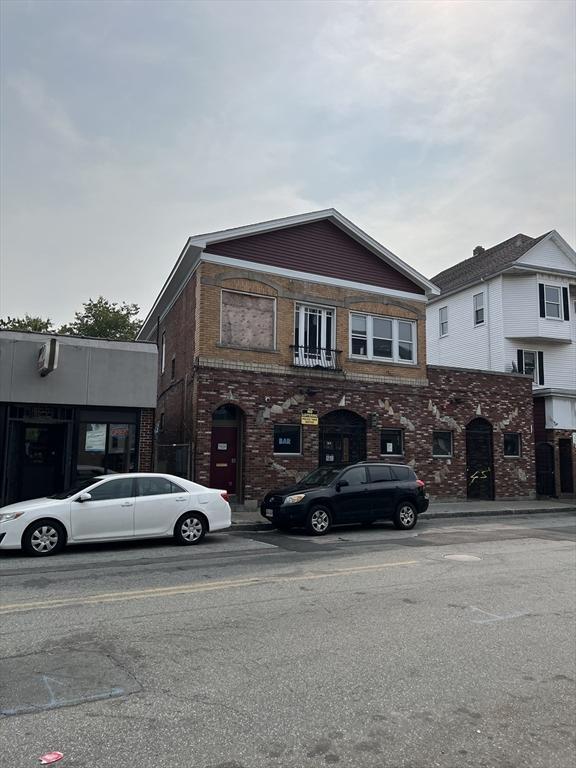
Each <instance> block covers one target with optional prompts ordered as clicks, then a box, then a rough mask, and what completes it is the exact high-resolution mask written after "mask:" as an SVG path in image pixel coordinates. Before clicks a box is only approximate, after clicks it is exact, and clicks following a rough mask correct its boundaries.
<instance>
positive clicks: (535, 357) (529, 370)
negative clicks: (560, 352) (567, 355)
mask: <svg viewBox="0 0 576 768" xmlns="http://www.w3.org/2000/svg"><path fill="white" fill-rule="evenodd" d="M516 354H517V365H518V372H519V373H525V374H527V375H528V376H532V378H533V379H534V383H535V384H540V385H543V384H544V352H534V351H533V350H531V349H518V350H517V351H516Z"/></svg>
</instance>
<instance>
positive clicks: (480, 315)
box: [473, 293, 484, 325]
mask: <svg viewBox="0 0 576 768" xmlns="http://www.w3.org/2000/svg"><path fill="white" fill-rule="evenodd" d="M473 301H474V325H483V324H484V294H483V293H477V294H476V295H475V296H474V297H473Z"/></svg>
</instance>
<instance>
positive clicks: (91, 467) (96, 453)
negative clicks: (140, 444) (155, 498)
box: [76, 422, 136, 479]
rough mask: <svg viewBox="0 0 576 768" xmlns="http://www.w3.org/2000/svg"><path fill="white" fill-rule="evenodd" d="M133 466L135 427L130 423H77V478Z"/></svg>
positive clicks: (133, 468) (130, 470)
mask: <svg viewBox="0 0 576 768" xmlns="http://www.w3.org/2000/svg"><path fill="white" fill-rule="evenodd" d="M135 469H136V428H135V426H134V424H104V423H94V422H89V423H86V424H83V423H82V424H80V431H79V436H78V460H77V464H76V476H77V478H78V479H84V478H89V477H95V476H96V475H103V474H112V473H117V472H133V471H135Z"/></svg>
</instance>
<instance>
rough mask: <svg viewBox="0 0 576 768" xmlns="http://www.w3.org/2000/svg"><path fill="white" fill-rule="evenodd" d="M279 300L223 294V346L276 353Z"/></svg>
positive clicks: (245, 294)
mask: <svg viewBox="0 0 576 768" xmlns="http://www.w3.org/2000/svg"><path fill="white" fill-rule="evenodd" d="M275 340H276V299H274V298H271V297H270V296H260V295H257V294H252V293H239V292H237V291H225V290H223V291H222V299H221V313H220V342H221V343H222V344H224V345H225V346H228V347H242V348H245V349H262V350H273V349H274V348H275V346H276V344H275Z"/></svg>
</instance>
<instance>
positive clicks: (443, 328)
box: [438, 307, 448, 336]
mask: <svg viewBox="0 0 576 768" xmlns="http://www.w3.org/2000/svg"><path fill="white" fill-rule="evenodd" d="M438 322H439V329H440V336H447V335H448V307H440V309H439V310H438Z"/></svg>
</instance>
